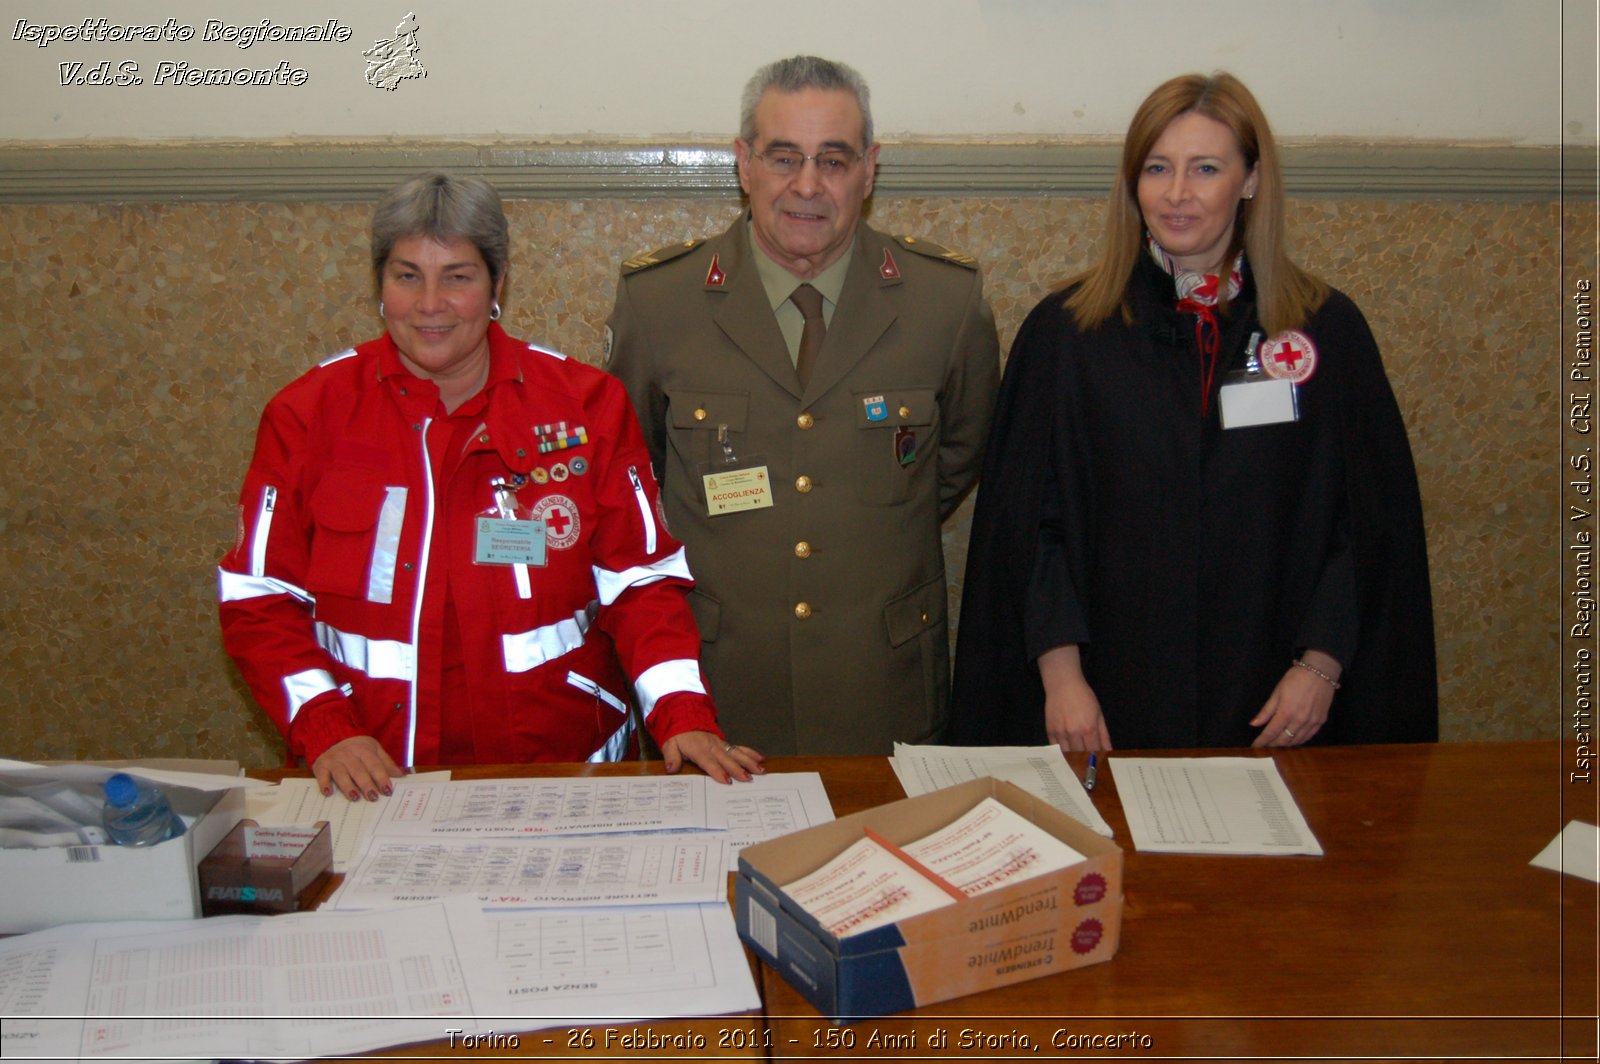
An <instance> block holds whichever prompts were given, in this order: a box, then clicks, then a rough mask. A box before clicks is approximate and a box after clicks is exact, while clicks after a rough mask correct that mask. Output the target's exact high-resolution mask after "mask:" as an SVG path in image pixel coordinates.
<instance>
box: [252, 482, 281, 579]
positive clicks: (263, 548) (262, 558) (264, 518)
mask: <svg viewBox="0 0 1600 1064" xmlns="http://www.w3.org/2000/svg"><path fill="white" fill-rule="evenodd" d="M277 508H278V489H277V488H275V487H273V486H272V485H271V484H268V485H266V486H265V487H263V488H262V489H261V506H260V508H259V509H257V510H256V526H255V527H254V528H252V529H251V530H250V575H251V576H265V575H266V574H267V539H268V537H270V536H271V535H272V513H273V511H274V510H276V509H277Z"/></svg>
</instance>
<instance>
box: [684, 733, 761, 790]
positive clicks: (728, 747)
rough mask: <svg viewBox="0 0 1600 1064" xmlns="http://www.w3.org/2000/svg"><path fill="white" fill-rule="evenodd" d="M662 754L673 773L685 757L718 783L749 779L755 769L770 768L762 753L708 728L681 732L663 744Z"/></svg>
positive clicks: (758, 772) (757, 770) (757, 771)
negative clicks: (764, 765)
mask: <svg viewBox="0 0 1600 1064" xmlns="http://www.w3.org/2000/svg"><path fill="white" fill-rule="evenodd" d="M661 758H662V760H663V761H664V762H666V766H667V771H668V772H669V773H671V772H677V771H678V770H679V769H680V768H682V767H683V763H684V762H685V761H692V762H694V763H695V764H696V765H698V766H699V767H700V770H701V771H702V772H704V773H705V774H706V775H707V776H710V777H711V778H712V779H714V780H716V781H717V782H718V783H727V782H728V781H729V780H730V779H736V780H742V781H748V780H749V779H750V776H751V774H752V773H756V774H760V773H762V772H765V771H766V769H765V768H764V767H762V764H761V763H762V761H763V760H765V759H764V758H763V757H762V756H761V754H760V753H758V752H757V751H755V750H752V749H750V747H748V746H740V745H738V744H737V743H731V742H729V741H727V740H726V739H724V738H722V737H721V736H719V735H714V734H712V733H711V732H708V731H686V732H679V733H678V734H677V735H674V736H673V737H672V738H670V739H668V740H667V741H666V742H664V743H662V744H661Z"/></svg>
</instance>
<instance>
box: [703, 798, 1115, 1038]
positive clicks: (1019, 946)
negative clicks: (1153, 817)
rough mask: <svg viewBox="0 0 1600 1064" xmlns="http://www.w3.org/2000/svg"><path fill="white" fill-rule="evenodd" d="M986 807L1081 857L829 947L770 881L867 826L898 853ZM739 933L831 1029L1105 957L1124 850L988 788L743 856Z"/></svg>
mask: <svg viewBox="0 0 1600 1064" xmlns="http://www.w3.org/2000/svg"><path fill="white" fill-rule="evenodd" d="M990 797H992V798H994V799H995V800H997V801H999V802H1000V803H1001V804H1003V805H1005V806H1007V807H1008V808H1010V809H1012V810H1013V811H1015V812H1017V813H1019V814H1021V815H1022V816H1023V817H1025V818H1026V819H1028V820H1030V821H1032V822H1033V823H1034V824H1036V825H1038V826H1039V827H1041V828H1043V829H1044V830H1046V831H1048V832H1049V833H1050V834H1052V835H1054V836H1056V837H1057V838H1059V839H1061V840H1062V841H1063V842H1065V843H1067V844H1068V845H1070V846H1071V847H1072V848H1073V849H1075V850H1077V851H1078V852H1079V853H1082V854H1084V855H1086V860H1084V861H1081V862H1079V863H1078V864H1075V865H1071V866H1069V867H1067V868H1064V869H1061V870H1060V871H1057V872H1052V873H1049V874H1047V875H1042V876H1038V877H1036V878H1034V879H1028V880H1024V881H1022V882H1019V883H1014V884H1012V885H1011V886H1008V887H1002V888H1000V889H998V890H993V891H990V892H988V893H985V894H981V895H978V896H976V897H972V898H967V899H966V900H964V901H959V902H956V903H955V904H953V905H947V906H945V907H943V908H940V909H935V910H933V911H932V912H926V913H922V914H920V915H918V916H912V917H909V918H907V919H904V920H901V921H900V922H898V923H895V924H890V925H888V926H885V927H878V928H874V929H872V930H870V931H865V932H862V933H860V934H856V935H848V936H846V937H844V938H837V937H835V936H834V935H832V934H830V933H829V932H828V931H826V930H825V929H824V928H823V927H822V926H821V924H820V923H818V921H817V920H816V919H815V918H814V917H813V916H811V915H810V914H809V913H807V912H806V911H805V910H804V909H802V908H801V907H800V906H799V905H798V904H797V903H796V902H795V901H794V900H793V899H791V898H790V897H789V896H788V895H787V894H786V893H784V891H783V888H782V887H780V886H779V884H780V883H791V882H793V881H794V880H796V879H799V878H800V877H801V876H803V875H806V874H808V873H810V872H813V871H815V870H816V869H818V868H820V867H821V866H822V865H824V864H826V863H827V862H828V861H830V860H832V859H833V858H834V857H835V856H837V855H838V854H839V853H841V852H842V851H843V850H844V849H845V848H846V847H848V846H849V845H850V844H851V843H853V842H855V841H856V840H857V839H859V838H861V836H862V835H863V834H864V832H865V830H866V829H868V828H871V829H872V830H873V831H876V832H877V833H878V834H879V835H881V836H883V837H884V838H885V839H887V840H888V841H890V842H892V843H894V844H895V845H897V846H903V845H905V844H907V843H909V842H912V841H914V840H916V839H920V838H922V837H923V836H925V835H928V834H930V833H931V832H933V831H936V830H938V829H939V828H942V827H944V826H946V825H948V824H949V823H951V822H952V821H954V820H956V819H957V818H958V817H960V816H961V815H962V814H964V813H966V812H967V811H968V810H970V809H971V808H972V807H973V806H975V805H977V804H978V803H979V802H981V801H982V800H983V799H985V798H990ZM734 919H735V923H736V924H737V926H738V929H739V937H740V938H741V939H743V940H744V941H745V942H746V943H747V944H748V945H749V946H750V948H751V949H753V950H755V951H756V953H757V954H759V955H760V956H761V957H762V959H763V960H765V961H766V962H767V963H768V964H769V965H771V966H772V967H773V969H774V970H776V971H777V972H779V973H780V974H781V975H782V976H783V977H784V978H785V979H787V980H788V981H789V982H790V983H791V984H793V985H794V987H795V988H796V989H797V990H799V991H800V993H801V994H803V995H804V996H805V998H806V1000H808V1001H810V1002H811V1003H812V1004H813V1005H815V1006H816V1007H817V1009H818V1010H819V1011H820V1012H823V1013H825V1014H826V1015H828V1016H830V1017H833V1018H834V1020H835V1022H844V1021H848V1020H854V1019H864V1018H867V1017H871V1016H882V1015H885V1014H887V1013H891V1012H898V1011H900V1010H902V1009H909V1008H915V1007H917V1006H920V1005H928V1004H931V1003H932V1002H935V1001H944V1000H946V999H948V998H953V997H960V996H961V995H963V994H972V993H976V992H977V991H980V990H987V989H989V988H990V987H996V986H1006V985H1008V984H1010V983H1020V982H1022V981H1023V980H1026V979H1034V978H1037V977H1038V976H1041V975H1050V974H1052V973H1054V972H1060V971H1065V970H1067V969H1070V968H1080V967H1083V966H1084V965H1087V964H1097V963H1099V962H1100V961H1105V960H1110V959H1111V957H1112V956H1113V955H1114V954H1115V953H1116V952H1117V946H1118V943H1119V942H1120V939H1121V931H1122V850H1121V849H1120V848H1118V846H1117V845H1116V844H1115V843H1113V842H1111V841H1110V840H1108V839H1104V838H1102V837H1101V836H1099V835H1096V834H1095V833H1094V832H1092V831H1090V830H1089V829H1088V828H1086V827H1084V826H1083V825H1082V824H1080V823H1078V822H1077V821H1076V820H1073V819H1072V818H1071V817H1069V816H1067V815H1066V814H1065V813H1063V812H1061V811H1060V810H1058V809H1056V808H1055V807H1054V806H1051V805H1049V804H1048V803H1046V802H1044V801H1043V800H1041V799H1038V798H1035V797H1034V796H1033V795H1031V794H1029V793H1028V792H1026V791H1024V790H1022V789H1021V788H1020V787H1017V786H1016V785H1014V784H1011V783H1007V782H1004V781H1002V780H996V779H993V778H984V779H979V780H972V781H970V782H968V783H963V784H960V785H958V786H955V787H947V788H945V789H944V790H940V791H934V792H933V793H931V794H924V795H921V796H919V797H916V798H907V799H905V800H904V801H899V802H892V803H890V804H888V805H882V806H879V807H877V808H876V809H869V810H866V811H865V812H861V813H856V814H854V815H852V816H847V817H844V818H842V819H839V820H835V821H831V822H830V823H827V824H819V825H817V826H816V827H813V828H807V829H806V830H804V831H797V832H794V833H793V834H790V835H785V836H783V837H782V838H779V839H772V840H769V841H767V842H763V843H759V844H757V845H755V846H747V847H745V848H744V850H742V851H741V852H740V854H739V875H738V878H737V880H736V881H735V883H734Z"/></svg>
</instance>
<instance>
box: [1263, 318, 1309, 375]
mask: <svg viewBox="0 0 1600 1064" xmlns="http://www.w3.org/2000/svg"><path fill="white" fill-rule="evenodd" d="M1261 369H1262V372H1264V373H1265V374H1266V375H1267V376H1269V377H1273V378H1275V379H1277V380H1280V381H1288V382H1289V383H1291V384H1304V383H1305V382H1306V381H1308V380H1310V379H1311V375H1312V374H1313V373H1315V372H1316V371H1317V345H1316V344H1314V343H1312V342H1311V337H1309V336H1307V335H1306V334H1305V333H1303V332H1300V331H1299V330H1298V329H1289V330H1288V331H1286V332H1281V333H1279V334H1278V335H1277V336H1274V337H1273V338H1272V339H1270V340H1268V341H1267V342H1266V343H1264V344H1262V345H1261Z"/></svg>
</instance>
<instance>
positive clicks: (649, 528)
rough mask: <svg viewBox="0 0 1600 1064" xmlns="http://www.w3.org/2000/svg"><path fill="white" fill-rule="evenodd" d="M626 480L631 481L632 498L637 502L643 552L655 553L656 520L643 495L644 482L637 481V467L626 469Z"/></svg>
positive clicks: (647, 500) (648, 502)
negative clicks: (641, 523)
mask: <svg viewBox="0 0 1600 1064" xmlns="http://www.w3.org/2000/svg"><path fill="white" fill-rule="evenodd" d="M628 479H629V480H631V481H633V497H634V498H635V499H637V500H638V502H639V518H640V520H642V521H643V522H644V552H645V553H646V554H654V553H655V552H656V519H655V518H654V517H653V516H651V514H650V500H649V499H647V498H646V497H645V494H644V481H642V480H640V479H639V467H638V466H629V467H628Z"/></svg>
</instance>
